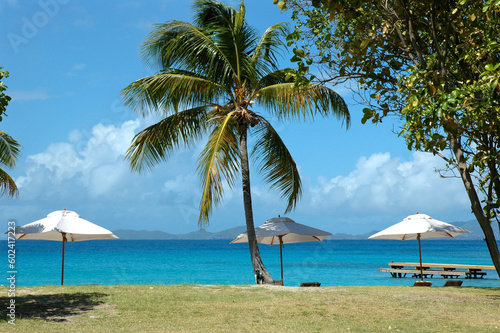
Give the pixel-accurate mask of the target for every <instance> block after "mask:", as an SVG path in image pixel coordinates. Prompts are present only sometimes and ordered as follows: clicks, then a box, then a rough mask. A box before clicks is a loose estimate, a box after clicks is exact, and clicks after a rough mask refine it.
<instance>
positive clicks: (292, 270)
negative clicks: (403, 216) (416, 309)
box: [0, 239, 500, 287]
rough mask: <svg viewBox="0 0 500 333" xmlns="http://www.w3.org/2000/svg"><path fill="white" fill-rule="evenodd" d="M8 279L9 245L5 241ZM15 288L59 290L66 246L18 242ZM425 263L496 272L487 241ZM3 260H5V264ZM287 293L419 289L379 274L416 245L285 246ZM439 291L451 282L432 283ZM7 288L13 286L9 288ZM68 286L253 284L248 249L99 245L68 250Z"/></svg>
mask: <svg viewBox="0 0 500 333" xmlns="http://www.w3.org/2000/svg"><path fill="white" fill-rule="evenodd" d="M0 248H3V249H4V250H3V251H0V253H2V252H3V253H4V259H3V261H4V267H5V269H4V272H5V274H6V276H7V277H9V275H11V274H9V273H8V272H9V271H12V269H11V268H9V267H8V249H9V248H8V243H7V241H0ZM15 251H16V252H15V267H14V270H15V272H16V273H15V276H16V286H40V285H59V284H60V281H61V254H62V244H61V242H53V241H33V240H18V241H16V242H15ZM260 251H261V255H262V259H263V261H264V264H265V265H266V267H267V269H268V270H269V272H270V273H271V275H272V276H273V277H274V278H275V279H277V280H279V279H280V261H279V246H268V245H260ZM422 257H423V261H424V262H434V263H451V264H479V265H492V263H491V259H490V257H489V253H488V249H487V247H486V244H485V242H484V241H471V240H458V239H449V240H448V239H432V240H422ZM0 260H2V259H0ZM283 261H284V282H285V286H298V285H299V284H300V283H301V282H314V281H317V282H321V285H322V286H354V285H358V286H371V285H384V286H390V285H408V286H409V285H413V283H414V281H415V280H416V279H415V278H412V277H406V278H392V277H391V276H390V274H389V273H381V272H379V271H378V268H380V267H388V266H387V263H388V262H390V261H406V262H418V243H417V242H416V241H396V240H328V241H323V242H314V243H300V244H286V245H285V247H284V249H283ZM487 272H488V274H487V276H486V277H485V278H483V279H464V278H461V279H462V280H463V281H464V282H463V285H462V286H482V287H500V280H499V279H498V276H497V275H496V273H495V272H494V271H487ZM426 280H430V281H432V282H433V286H440V285H443V284H444V282H445V279H444V278H442V277H434V278H432V279H426ZM4 281H5V283H0V284H7V280H4ZM64 282H65V283H64V284H65V285H80V284H99V285H118V284H161V285H165V284H235V285H237V284H252V283H254V279H253V274H252V268H251V263H250V255H249V251H248V245H247V244H229V240H98V241H87V242H78V243H67V244H66V256H65V274H64Z"/></svg>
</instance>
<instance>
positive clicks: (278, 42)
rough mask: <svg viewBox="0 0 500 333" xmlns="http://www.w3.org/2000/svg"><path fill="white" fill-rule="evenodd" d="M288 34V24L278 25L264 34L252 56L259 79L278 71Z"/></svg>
mask: <svg viewBox="0 0 500 333" xmlns="http://www.w3.org/2000/svg"><path fill="white" fill-rule="evenodd" d="M287 34H288V25H287V24H286V23H277V24H274V25H272V26H270V27H269V28H267V30H266V31H265V32H264V34H263V35H262V36H261V38H260V40H259V42H258V43H257V45H256V47H255V49H254V52H253V54H252V59H251V62H252V64H253V66H254V68H255V70H256V71H257V72H258V73H259V77H264V76H266V75H268V74H270V73H272V72H273V71H276V70H278V58H277V56H278V55H279V54H280V53H281V51H282V49H283V48H285V43H284V41H285V38H286V36H287Z"/></svg>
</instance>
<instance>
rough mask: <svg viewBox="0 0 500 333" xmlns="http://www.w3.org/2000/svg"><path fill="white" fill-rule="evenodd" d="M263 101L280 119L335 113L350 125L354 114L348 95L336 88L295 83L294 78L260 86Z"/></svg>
mask: <svg viewBox="0 0 500 333" xmlns="http://www.w3.org/2000/svg"><path fill="white" fill-rule="evenodd" d="M258 100H259V102H260V105H261V106H263V107H264V108H265V109H267V111H269V112H270V113H272V114H274V115H276V116H277V117H278V119H281V120H284V119H293V118H295V119H298V120H300V119H303V120H305V119H308V118H309V119H314V116H316V115H321V116H323V117H327V116H334V117H336V118H337V119H339V120H341V121H342V123H343V124H345V126H346V128H348V127H349V126H350V123H351V116H350V114H349V110H348V108H347V104H346V103H345V101H344V99H343V98H342V97H341V96H340V95H339V94H337V93H336V92H335V91H334V90H332V89H330V88H328V87H325V86H322V85H318V84H309V85H306V86H302V87H299V88H297V87H295V84H294V83H293V82H289V83H277V84H274V85H269V86H267V87H263V88H262V89H260V90H259V99H258Z"/></svg>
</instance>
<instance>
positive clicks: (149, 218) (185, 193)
mask: <svg viewBox="0 0 500 333" xmlns="http://www.w3.org/2000/svg"><path fill="white" fill-rule="evenodd" d="M144 126H145V123H144V122H143V121H139V120H134V121H127V122H125V123H123V124H121V125H120V126H115V125H103V124H97V125H95V126H94V127H93V129H92V131H91V132H89V133H85V132H82V131H80V130H74V131H73V132H71V134H70V136H69V138H68V140H67V142H59V143H53V144H51V145H50V146H49V147H47V149H46V150H45V151H44V152H41V153H39V154H35V155H32V156H29V157H28V158H27V162H26V171H25V172H24V173H23V175H22V176H20V177H18V178H17V179H16V181H17V184H18V186H19V188H20V199H19V203H20V204H21V205H22V206H23V211H22V213H21V214H20V213H19V210H17V211H16V209H15V206H16V205H17V203H15V204H13V205H10V206H8V207H7V208H6V209H5V210H4V212H0V215H5V214H10V215H9V216H7V217H5V218H11V217H12V215H13V214H14V212H15V214H18V215H19V214H20V216H21V217H22V214H31V215H28V216H25V217H24V220H25V221H26V222H30V221H31V220H34V219H36V218H39V217H40V215H41V212H43V214H46V213H49V212H50V211H52V210H56V209H62V208H68V209H73V210H75V211H77V212H79V213H80V214H81V215H82V216H85V217H87V218H88V219H90V220H92V219H93V218H94V217H99V218H101V219H104V220H105V225H106V227H108V228H111V229H119V228H130V229H147V230H164V231H167V232H173V233H182V232H189V231H193V230H196V228H197V222H198V215H199V200H200V195H201V184H200V180H199V176H198V175H197V173H196V160H197V156H198V154H199V152H200V150H201V149H202V144H203V143H204V142H201V144H200V145H199V146H197V147H194V149H184V150H180V151H179V152H178V153H176V154H175V155H174V156H172V157H171V158H170V159H169V161H168V162H167V163H160V164H159V165H158V166H157V167H156V168H155V169H154V170H152V171H149V172H145V173H143V174H136V173H132V172H131V171H130V169H129V165H128V162H127V161H124V153H125V151H126V150H127V148H128V147H129V145H130V142H131V140H132V137H133V135H134V133H135V132H137V131H138V130H139V129H142V128H144ZM442 165H443V162H442V161H441V159H439V158H437V157H434V156H432V155H430V154H425V153H414V154H413V160H410V161H401V160H399V159H398V158H392V157H391V155H390V154H389V153H376V154H372V155H370V156H368V157H360V158H359V160H358V162H357V164H356V166H355V168H354V170H352V171H351V172H349V173H348V174H346V175H329V176H326V175H323V176H319V177H317V176H315V177H314V178H312V177H311V175H308V174H307V173H305V172H307V170H306V171H302V179H303V197H302V199H301V201H299V203H298V205H297V209H296V210H295V211H294V212H292V213H290V214H288V216H290V217H291V218H293V219H295V220H296V221H297V222H301V223H306V224H310V225H312V226H315V227H317V228H322V229H325V230H329V231H330V232H333V233H338V232H349V233H354V234H356V233H364V232H368V231H371V230H374V229H379V230H380V229H382V228H384V227H387V226H388V225H390V224H393V223H396V222H398V221H399V220H400V219H403V218H404V217H406V216H407V215H410V214H414V213H416V212H417V211H420V212H421V213H426V214H429V215H431V216H433V217H435V218H437V219H440V220H443V221H448V222H454V221H459V220H461V221H464V220H467V219H468V212H469V207H470V204H469V203H468V200H467V198H466V196H465V191H464V190H463V185H462V184H461V182H460V181H459V180H457V179H455V180H454V179H441V178H439V176H438V175H437V174H436V173H435V172H434V170H435V168H436V167H440V166H442ZM239 182H240V181H238V182H237V183H236V186H235V188H234V189H232V190H231V189H228V188H226V189H225V193H224V199H223V202H222V204H221V206H220V207H218V208H215V209H214V211H213V213H212V216H211V220H210V224H211V226H212V227H211V228H210V229H209V230H211V231H217V230H221V229H225V228H230V227H234V226H238V225H243V224H244V218H243V204H242V201H243V200H242V193H241V186H240V183H239ZM252 197H253V207H254V220H255V224H256V225H260V224H262V223H263V222H264V221H265V220H266V219H269V218H271V217H274V216H277V215H278V214H282V215H283V211H284V209H285V207H286V202H284V201H283V200H281V199H280V198H279V195H277V193H276V192H274V191H270V190H269V189H268V187H267V186H266V185H263V184H260V183H259V177H258V175H257V173H256V172H252ZM14 216H15V215H14ZM0 218H1V216H0ZM101 221H102V220H101ZM96 222H99V221H96Z"/></svg>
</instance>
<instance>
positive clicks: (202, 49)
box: [122, 0, 350, 283]
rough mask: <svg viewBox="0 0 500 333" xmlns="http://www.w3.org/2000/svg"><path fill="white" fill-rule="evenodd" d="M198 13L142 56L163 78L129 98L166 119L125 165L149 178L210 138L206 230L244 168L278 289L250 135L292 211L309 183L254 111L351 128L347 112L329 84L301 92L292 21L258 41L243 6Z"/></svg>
mask: <svg viewBox="0 0 500 333" xmlns="http://www.w3.org/2000/svg"><path fill="white" fill-rule="evenodd" d="M193 8H194V10H195V13H196V14H195V18H194V23H189V22H181V21H176V20H171V21H167V22H165V23H163V24H158V25H156V27H155V29H154V30H153V32H151V34H150V35H149V36H148V38H147V39H146V40H145V42H144V43H143V44H142V57H143V59H144V60H145V62H146V63H147V64H148V65H152V66H154V67H156V68H157V69H158V74H156V75H153V76H149V77H145V78H142V79H139V80H137V81H135V82H133V83H131V84H130V85H129V86H127V87H126V88H125V89H124V90H123V92H122V94H123V95H124V100H125V104H126V105H128V106H130V107H132V108H133V109H134V110H136V111H137V112H139V114H141V115H143V116H146V115H149V114H157V115H159V116H160V117H162V118H163V119H162V120H160V121H159V122H158V123H156V124H154V125H152V126H150V127H148V128H146V129H144V130H142V131H141V132H139V133H138V134H137V135H136V136H135V137H134V139H133V141H132V144H131V146H130V147H129V149H128V151H127V153H126V159H127V160H128V161H129V162H130V165H131V168H132V170H134V171H139V172H140V171H142V170H143V169H144V168H151V167H153V166H154V165H156V164H158V163H159V162H160V161H164V160H167V159H168V157H169V155H170V154H171V153H172V152H173V151H174V150H175V149H177V148H179V147H180V146H190V145H192V144H193V143H195V142H196V141H198V140H200V139H202V138H204V137H206V136H207V135H208V142H207V144H206V146H205V148H204V149H203V151H202V152H201V154H200V156H199V160H198V168H197V171H198V172H199V174H200V176H201V180H202V183H203V193H202V198H201V203H200V216H199V224H200V226H206V225H207V224H208V220H209V215H210V213H211V211H212V208H213V207H214V206H217V205H218V204H219V203H220V202H221V201H222V195H223V180H225V181H226V182H227V184H228V185H229V187H231V188H232V187H233V186H234V184H235V180H236V178H237V176H238V173H239V172H241V177H242V187H243V202H244V210H245V220H246V227H247V233H248V243H249V248H250V256H251V259H252V265H253V269H254V273H257V270H259V271H260V272H261V273H262V274H263V277H264V282H265V283H272V282H273V279H272V277H271V276H270V275H269V273H268V272H267V270H266V269H265V267H264V265H263V263H262V260H261V257H260V253H259V248H258V245H257V240H256V237H255V229H254V222H253V211H252V198H251V193H250V172H249V154H248V150H247V147H248V144H247V137H248V134H249V133H250V134H252V135H254V137H255V144H254V146H253V151H252V153H251V155H250V156H252V157H255V159H256V161H257V165H258V167H259V171H260V172H261V173H262V176H263V178H264V180H265V181H266V182H268V183H269V184H270V187H271V188H275V189H277V190H278V191H279V192H280V194H281V196H282V198H284V199H285V200H287V202H288V205H287V208H286V211H285V213H286V212H288V211H290V210H292V209H293V208H295V205H296V203H297V200H298V198H299V196H300V193H301V181H300V177H299V173H298V170H297V166H296V164H295V161H294V160H293V158H292V156H291V155H290V152H289V151H288V149H287V148H286V146H285V145H284V143H283V141H282V140H281V138H280V137H279V135H278V133H277V132H276V130H275V129H274V128H273V127H272V126H271V124H270V123H269V121H268V120H266V118H264V117H263V116H262V115H261V114H259V113H257V112H255V111H253V110H252V107H253V105H254V103H255V104H257V103H258V104H259V105H260V107H261V108H262V109H263V110H265V111H267V112H268V113H269V115H271V116H274V117H276V118H277V119H279V120H284V119H289V118H292V119H303V118H313V116H314V115H317V114H320V115H322V116H329V115H334V116H336V117H338V118H339V119H342V120H343V121H345V123H346V126H348V125H349V122H350V117H349V113H348V110H347V106H346V104H345V103H344V101H343V99H342V98H341V97H340V96H339V95H338V94H336V93H335V92H334V91H332V90H331V89H329V88H326V87H324V86H319V85H312V84H311V85H303V86H301V87H300V88H296V87H295V84H294V82H295V81H294V78H293V76H291V75H289V74H288V73H289V71H287V70H286V69H279V68H278V61H277V55H279V52H280V50H281V49H282V47H283V46H284V40H285V36H286V34H287V29H286V25H285V24H284V23H279V24H275V25H273V26H271V27H269V28H268V29H267V30H266V31H265V32H264V34H263V35H262V36H261V37H260V38H259V36H258V35H257V32H256V30H255V29H253V28H252V27H250V26H249V25H248V24H247V22H246V21H245V6H244V2H243V1H241V4H240V7H239V10H237V9H236V8H232V7H229V6H228V5H226V4H223V3H221V2H219V1H214V0H198V1H195V2H194V6H193ZM287 74H288V75H287Z"/></svg>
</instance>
